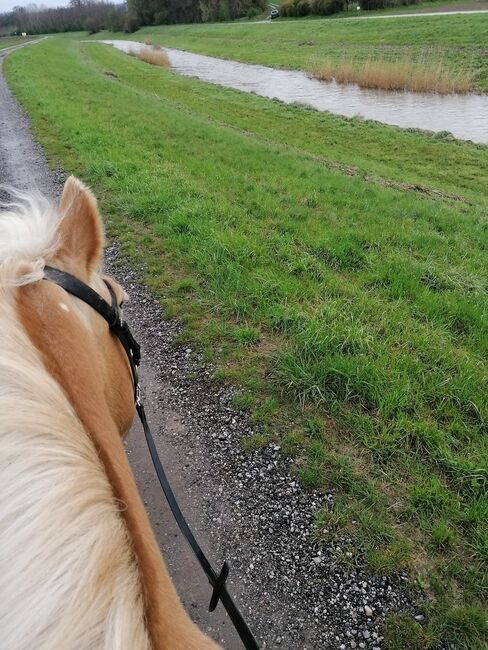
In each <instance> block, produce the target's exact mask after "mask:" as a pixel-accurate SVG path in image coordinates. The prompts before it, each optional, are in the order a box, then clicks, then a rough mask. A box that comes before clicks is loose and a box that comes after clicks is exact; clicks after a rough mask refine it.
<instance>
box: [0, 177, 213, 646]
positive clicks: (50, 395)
mask: <svg viewBox="0 0 488 650" xmlns="http://www.w3.org/2000/svg"><path fill="white" fill-rule="evenodd" d="M3 207H4V210H3V212H0V648H2V650H27V649H28V650H32V649H33V648H36V650H59V649H61V650H75V649H76V650H98V649H103V650H125V649H127V650H163V649H164V650H197V649H198V650H212V649H213V650H215V649H216V648H218V647H219V646H218V645H216V644H215V643H214V642H213V641H212V640H210V639H209V638H208V637H206V636H205V635H204V634H203V633H202V632H201V631H200V630H199V629H198V628H197V627H196V626H195V625H194V623H193V622H192V621H191V620H190V618H189V617H188V616H187V614H186V612H185V610H184V608H183V606H182V604H181V602H180V600H179V597H178V595H177V593H176V590H175V588H174V586H173V584H172V582H171V579H170V577H169V574H168V571H167V568H166V565H165V563H164V560H163V559H162V557H161V554H160V552H159V548H158V545H157V542H156V539H155V537H154V534H153V531H152V529H151V525H150V523H149V520H148V517H147V514H146V512H145V509H144V506H143V503H142V500H141V497H140V495H139V493H138V490H137V487H136V484H135V480H134V476H133V474H132V471H131V468H130V466H129V463H128V460H127V456H126V454H125V451H124V446H123V436H124V435H125V434H126V433H127V431H128V430H129V428H130V426H131V422H132V419H133V414H134V396H133V382H132V374H131V369H130V366H129V362H128V359H127V355H126V353H125V351H124V349H123V347H122V345H121V343H120V341H119V340H118V338H117V337H115V336H114V335H113V334H112V333H111V332H110V329H109V327H108V325H107V322H106V321H105V320H104V319H103V318H101V317H100V315H99V314H98V313H97V312H96V311H95V310H93V309H92V308H91V307H90V306H89V305H87V304H85V303H84V302H83V301H81V300H79V299H78V298H76V297H74V296H73V295H71V294H69V293H67V292H66V291H65V290H64V289H63V288H61V287H60V286H58V285H57V284H55V283H54V282H50V281H48V280H47V279H46V277H45V274H46V268H47V267H49V266H51V267H55V268H57V269H60V270H61V271H64V272H67V273H70V274H71V275H74V276H76V277H77V278H78V279H79V280H81V281H82V282H84V283H86V284H87V285H89V286H90V287H91V288H92V289H93V290H94V291H96V292H97V293H98V294H99V295H100V296H101V297H102V298H103V299H104V300H106V301H108V302H109V303H110V300H111V295H115V297H116V300H117V302H118V303H119V305H122V303H123V301H124V299H125V298H126V296H125V293H124V291H123V289H122V287H121V286H120V285H118V284H117V283H116V282H115V281H114V280H113V279H110V278H108V277H107V276H104V275H103V273H102V270H101V268H102V253H103V247H104V232H103V226H102V221H101V218H100V215H99V212H98V207H97V202H96V200H95V198H94V196H93V194H92V193H91V191H90V190H89V189H88V188H87V187H86V186H85V185H84V184H83V183H82V182H80V181H79V180H77V179H76V178H74V177H70V178H69V179H68V180H67V181H66V183H65V185H64V189H63V192H62V196H61V199H60V202H59V206H58V207H54V206H53V205H52V204H51V203H50V202H49V201H48V200H47V199H46V198H45V197H42V196H41V195H34V194H27V193H20V192H18V193H15V194H14V198H13V200H12V201H11V203H9V204H8V205H7V204H5V205H4V206H3Z"/></svg>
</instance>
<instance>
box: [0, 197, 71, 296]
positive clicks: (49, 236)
mask: <svg viewBox="0 0 488 650" xmlns="http://www.w3.org/2000/svg"><path fill="white" fill-rule="evenodd" d="M0 190H3V191H4V192H5V193H6V194H7V195H8V196H10V197H11V201H9V202H1V203H0V287H2V286H21V285H24V284H30V283H31V282H36V281H38V280H40V279H41V278H42V275H43V268H44V263H45V259H46V258H47V257H49V256H52V255H53V254H54V252H55V250H56V248H57V246H58V236H57V229H58V227H59V223H60V221H61V219H62V217H61V214H60V212H59V210H58V209H57V208H56V207H55V206H54V205H53V204H52V203H51V202H50V201H48V200H47V199H46V198H45V197H44V196H42V195H41V194H40V193H32V194H28V193H26V192H21V191H19V190H13V189H11V188H5V187H0Z"/></svg>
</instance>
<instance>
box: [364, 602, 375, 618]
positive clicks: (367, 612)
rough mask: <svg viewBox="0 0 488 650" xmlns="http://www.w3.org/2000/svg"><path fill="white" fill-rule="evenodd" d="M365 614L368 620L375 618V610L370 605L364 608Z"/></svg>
mask: <svg viewBox="0 0 488 650" xmlns="http://www.w3.org/2000/svg"><path fill="white" fill-rule="evenodd" d="M364 613H365V614H366V616H367V617H368V618H371V617H372V616H373V610H372V609H371V607H370V606H369V605H365V606H364Z"/></svg>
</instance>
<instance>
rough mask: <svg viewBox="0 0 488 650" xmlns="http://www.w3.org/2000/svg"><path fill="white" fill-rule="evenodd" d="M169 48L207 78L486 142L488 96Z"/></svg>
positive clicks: (180, 62) (177, 67) (121, 45)
mask: <svg viewBox="0 0 488 650" xmlns="http://www.w3.org/2000/svg"><path fill="white" fill-rule="evenodd" d="M90 42H93V41H90ZM97 42H99V43H106V44H108V45H113V46H114V47H116V48H117V49H119V50H122V51H123V52H129V51H131V50H137V49H140V48H145V47H147V46H146V45H144V44H142V43H137V42H135V41H122V40H120V41H118V40H117V41H108V40H104V41H97ZM165 49H166V51H167V53H168V55H169V58H170V62H171V68H172V70H173V71H174V72H176V73H178V74H183V75H186V76H189V77H197V78H198V79H201V80H202V81H206V82H208V83H213V84H218V85H219V86H226V87H227V88H234V89H236V90H242V91H244V92H248V93H255V94H256V95H261V96H263V97H269V98H271V99H274V98H276V99H279V100H281V101H283V102H286V103H287V104H292V103H297V104H303V105H305V106H309V107H311V108H315V109H316V110H319V111H329V112H331V113H335V114H337V115H344V116H346V117H362V118H365V119H369V120H377V121H378V122H383V123H384V124H391V125H393V126H400V127H403V128H417V129H426V130H428V131H449V132H450V133H452V134H453V135H454V136H455V137H456V138H460V139H462V140H473V141H474V142H479V143H484V144H488V95H436V94H429V93H410V92H390V91H386V90H369V89H364V88H359V87H358V86H356V85H352V84H351V85H340V84H337V83H335V82H331V83H322V82H321V81H317V80H316V79H310V78H309V77H307V75H306V74H305V73H303V72H298V71H293V70H278V69H275V68H268V67H266V66H262V65H251V64H248V63H238V62H236V61H226V60H224V59H217V58H215V57H210V56H203V55H201V54H193V53H192V52H184V51H182V50H174V49H171V48H165Z"/></svg>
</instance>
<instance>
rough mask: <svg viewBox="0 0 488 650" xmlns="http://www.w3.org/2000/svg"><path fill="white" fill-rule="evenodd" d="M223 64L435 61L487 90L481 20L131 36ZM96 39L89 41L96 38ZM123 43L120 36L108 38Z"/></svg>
mask: <svg viewBox="0 0 488 650" xmlns="http://www.w3.org/2000/svg"><path fill="white" fill-rule="evenodd" d="M148 36H150V37H151V38H152V40H153V42H154V43H159V44H162V45H166V46H167V47H175V48H180V49H182V50H189V51H191V52H199V53H202V54H209V55H212V56H217V57H222V58H226V59H235V60H237V61H245V62H249V63H261V64H265V65H271V66H278V67H284V68H299V69H309V68H310V66H311V65H313V64H314V63H317V62H320V61H323V60H324V59H329V60H331V61H333V62H340V61H342V60H353V61H359V62H362V61H367V60H371V59H372V60H376V59H378V60H387V61H405V60H409V61H411V62H413V63H422V64H425V65H427V66H428V65H429V63H431V62H435V63H438V62H441V63H442V64H444V66H445V67H447V68H449V69H452V71H453V73H454V74H458V73H462V72H465V71H469V73H470V75H471V74H472V76H473V83H474V87H475V88H477V89H478V90H479V91H482V92H486V91H487V90H488V58H487V57H486V50H487V48H488V14H487V15H484V14H476V15H472V16H467V15H457V16H432V17H425V18H411V19H408V18H401V19H399V20H394V19H392V20H386V21H385V20H335V19H334V20H331V19H327V18H322V19H317V18H316V19H299V20H286V21H283V22H277V23H276V22H273V23H270V24H262V25H253V24H249V25H246V24H242V23H240V24H227V23H226V24H211V25H170V26H168V25H166V26H161V27H146V28H144V29H142V30H140V31H138V32H136V33H135V34H133V35H132V36H131V37H130V38H133V39H135V40H144V38H146V37H148ZM97 37H98V38H100V35H95V38H97ZM114 37H117V38H127V35H121V34H118V35H114Z"/></svg>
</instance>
